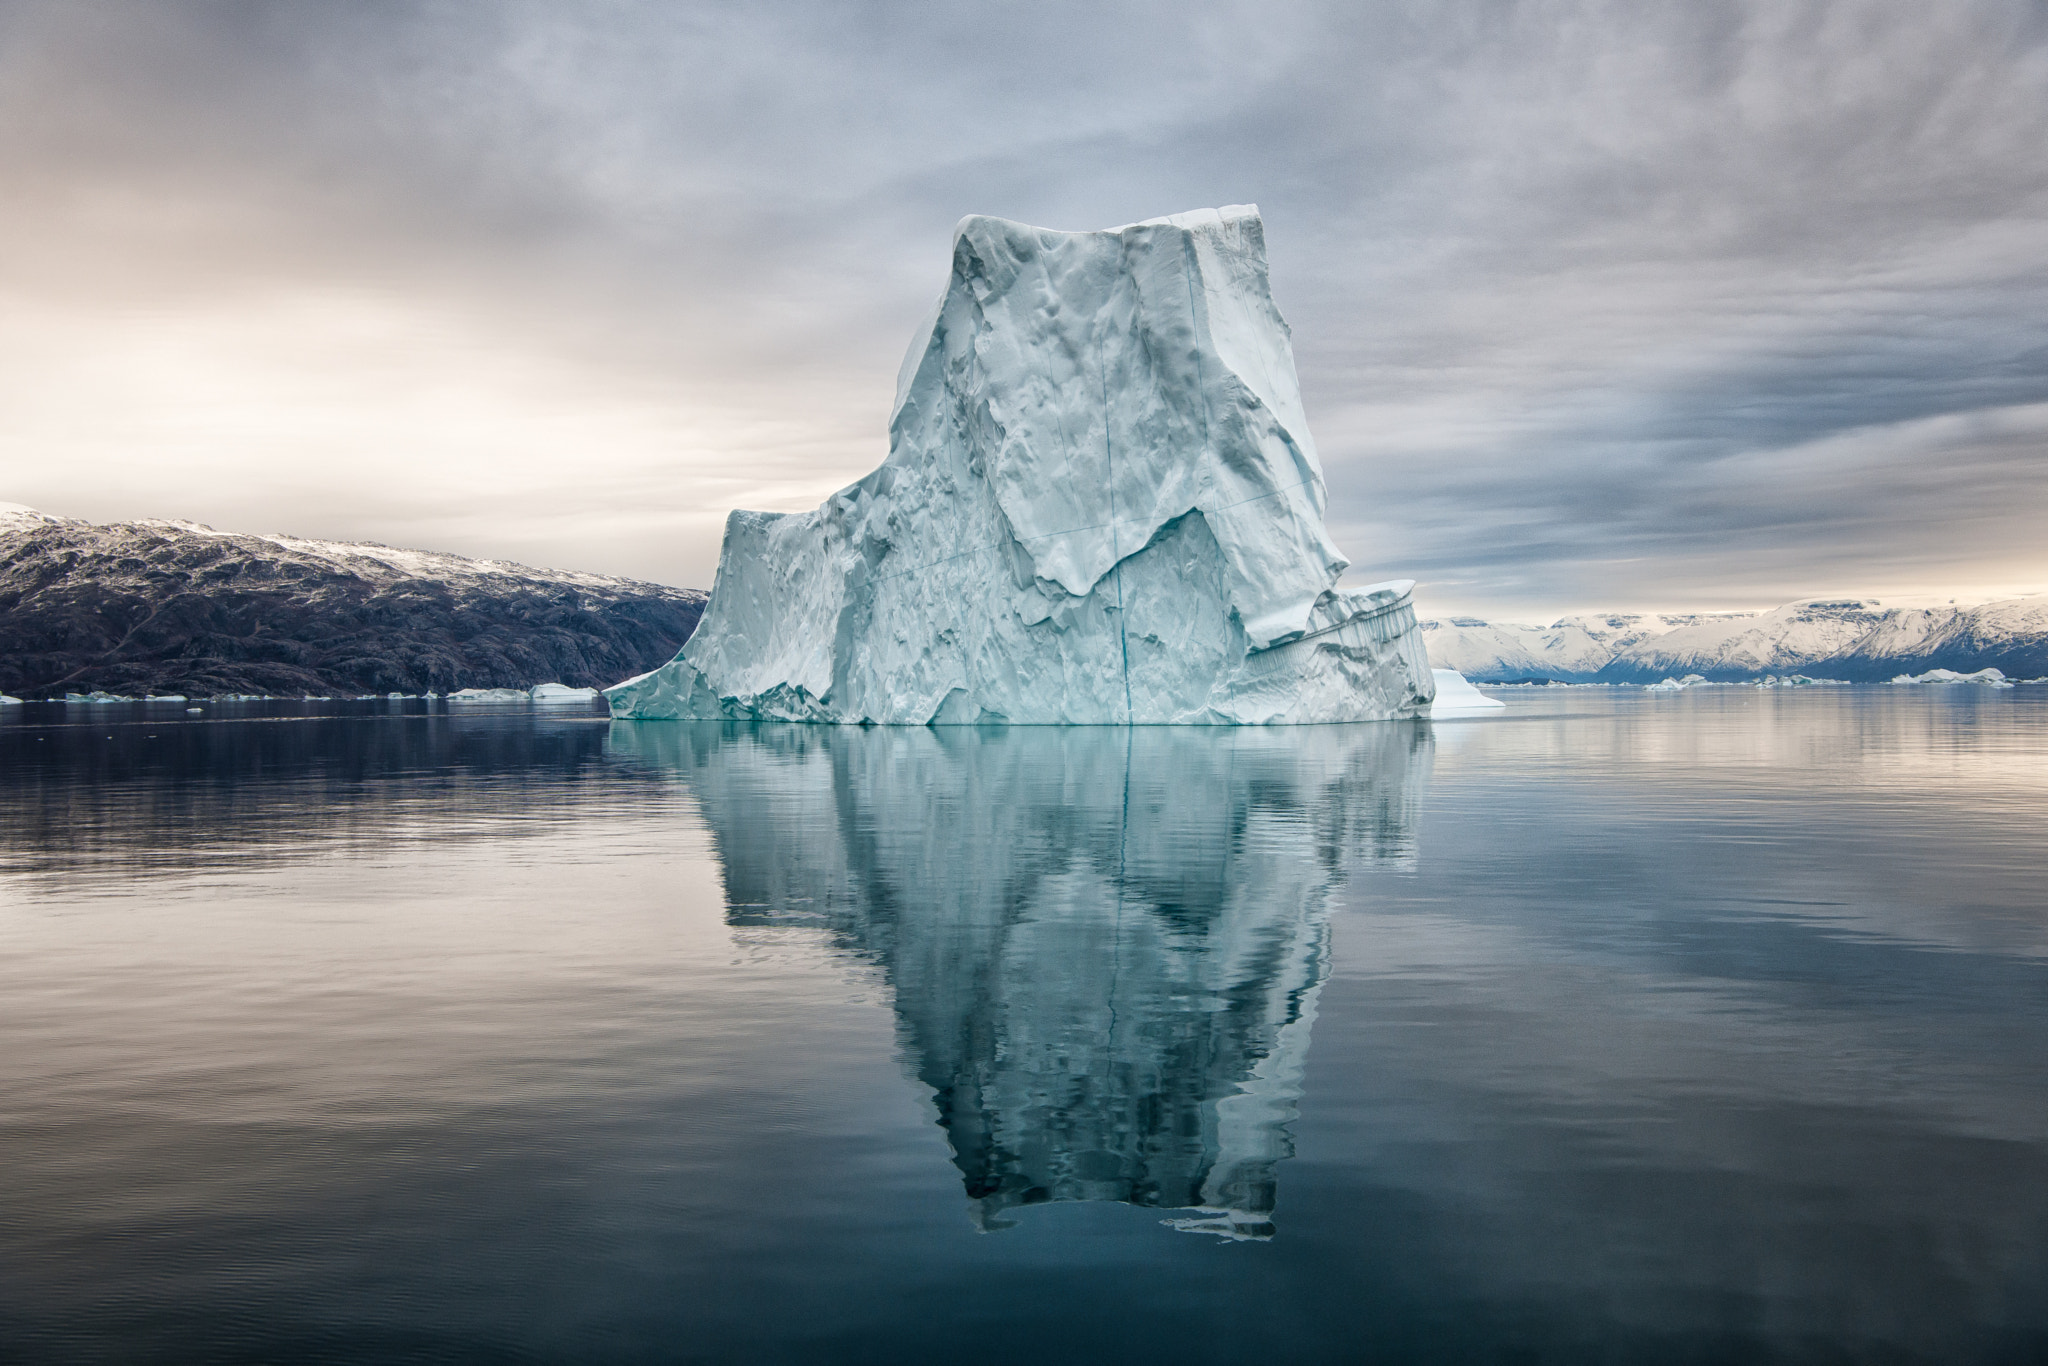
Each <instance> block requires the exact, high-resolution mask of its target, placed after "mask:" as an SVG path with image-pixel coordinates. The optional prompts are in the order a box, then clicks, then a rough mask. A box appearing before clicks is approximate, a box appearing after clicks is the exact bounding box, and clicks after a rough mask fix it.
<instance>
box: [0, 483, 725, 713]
mask: <svg viewBox="0 0 2048 1366" xmlns="http://www.w3.org/2000/svg"><path fill="white" fill-rule="evenodd" d="M705 597H706V595H705V594H704V593H703V592H701V591H698V590H696V589H686V588H667V587H663V586H662V585H660V584H652V583H639V582H636V581H634V580H632V579H616V578H608V577H604V576H601V575H596V574H574V573H567V572H563V571H558V570H549V569H529V568H527V567H526V566H525V565H519V564H512V563H508V562H505V561H500V560H468V559H463V558H462V557H460V556H457V555H440V554H433V553H429V552H425V551H415V550H395V549H392V548H390V547H388V546H380V545H357V544H345V543H338V542H333V541H309V540H301V539H298V538H296V537H291V536H237V535H229V534H225V533H222V532H217V531H214V530H212V529H211V528H208V527H203V526H199V525H197V524H196V523H192V522H169V521H157V520H149V521H141V522H117V523H112V524H109V525H105V526H100V525H96V524H94V523H90V522H79V521H70V520H66V519H62V518H55V517H47V516H44V515H43V514H41V513H38V512H34V511H32V510H30V509H27V508H21V507H18V506H15V505H12V504H0V693H7V694H11V695H13V696H15V697H22V698H38V697H52V696H62V695H63V694H64V693H66V692H92V691H94V690H103V691H106V692H111V693H123V694H127V695H130V696H140V695H142V694H144V693H151V692H154V693H183V694H185V695H187V696H190V697H206V696H218V695H220V694H224V693H262V694H269V695H273V696H300V695H303V694H307V693H311V694H316V695H354V694H361V693H387V692H405V693H420V692H426V691H430V690H431V691H435V692H448V691H451V690H454V689H457V688H490V687H507V688H526V687H531V686H533V685H534V684H537V683H553V682H559V683H567V684H570V685H572V686H576V687H605V686H608V685H610V684H613V683H616V682H618V681H619V680H620V679H622V678H627V677H630V676H631V675H633V674H637V673H642V672H644V671H646V670H648V669H651V668H653V667H655V666H656V665H658V664H661V663H664V662H666V661H667V660H669V659H670V658H672V657H674V655H675V653H676V651H677V650H678V649H680V648H681V647H682V644H683V642H684V641H685V640H687V639H688V638H689V635H690V632H691V631H692V630H694V629H696V625H697V618H698V617H699V616H700V615H701V614H702V613H703V610H704V601H705Z"/></svg>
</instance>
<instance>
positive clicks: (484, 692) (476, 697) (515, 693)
mask: <svg viewBox="0 0 2048 1366" xmlns="http://www.w3.org/2000/svg"><path fill="white" fill-rule="evenodd" d="M448 700H449V701H450V702H531V701H532V700H533V699H532V698H530V697H528V696H527V695H526V689H524V688H459V689H457V690H456V691H454V692H452V693H449V694H448Z"/></svg>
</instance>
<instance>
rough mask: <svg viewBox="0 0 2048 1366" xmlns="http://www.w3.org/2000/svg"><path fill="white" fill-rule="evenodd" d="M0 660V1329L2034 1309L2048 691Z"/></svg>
mask: <svg viewBox="0 0 2048 1366" xmlns="http://www.w3.org/2000/svg"><path fill="white" fill-rule="evenodd" d="M1496 695H1498V696H1501V697H1503V698H1505V699H1506V700H1507V701H1508V703H1509V705H1508V707H1507V709H1506V711H1505V712H1504V713H1499V714H1496V716H1495V717H1493V718H1491V719H1488V720H1485V721H1483V722H1457V723H1451V722H1446V723H1440V724H1435V725H1432V724H1430V723H1428V722H1398V723H1380V724H1374V725H1361V726H1329V727H1306V728H1286V729H1278V730H1267V729H1259V728H1252V729H1247V730H1242V731H1239V730H1233V731H1230V732H1226V733H1217V732H1214V731H1210V730H1207V729H1203V730H1196V731H1190V730H1178V729H1172V728H1151V727H1139V728H1134V729H1121V728H1114V727H1109V728H1093V727H1090V728H1037V727H1011V728H1006V729H976V728H951V729H923V728H917V729H885V728H875V729H854V728H837V727H797V726H768V725H762V726H719V725H683V724H676V723H662V722H641V723H624V722H621V723H608V722H606V721H604V720H602V719H600V718H596V717H590V716H580V715H560V714H550V713H549V711H548V710H545V709H530V708H506V709H502V710H497V711H491V712H489V713H488V714H475V715H471V714H451V713H449V712H448V711H447V710H446V709H436V708H434V707H433V706H432V705H431V704H427V703H403V704H399V703H390V704H385V703H367V704H325V705H323V704H296V703H294V704H248V705H245V706H241V707H235V706H227V707H218V706H217V707H212V708H210V709H209V710H208V712H207V714H205V715H203V716H200V717H195V718H186V717H185V716H184V715H183V712H182V708H170V709H163V708H150V707H146V706H143V705H141V704H136V705H133V706H121V705H109V706H103V707H98V708H93V709H90V710H89V711H88V710H86V709H82V708H79V707H70V708H65V707H57V706H33V705H32V706H29V707H25V708H8V709H6V711H5V713H4V714H0V765H4V768H0V831H4V832H5V833H4V835H0V1038H4V1039H5V1040H6V1047H5V1048H4V1049H0V1159H4V1161H5V1164H6V1165H5V1169H6V1171H7V1173H8V1179H7V1181H6V1182H5V1183H4V1185H0V1340H4V1341H5V1342H7V1343H8V1344H9V1351H10V1352H11V1353H14V1354H18V1355H20V1356H22V1357H24V1358H25V1359H33V1360H39V1361H40V1360H50V1361H65V1360H109V1359H119V1360H191V1359H206V1360H224V1361H234V1360H279V1359H291V1360H307V1361H317V1360H336V1361H340V1360H364V1359H378V1360H446V1359H495V1358H507V1359H563V1360H591V1359H607V1360H677V1359H682V1360H713V1361H777V1360H787V1361H797V1360H805V1361H814V1360H826V1359H855V1360H858V1359H874V1360H883V1359H886V1360H931V1359H939V1358H951V1357H956V1356H959V1355H961V1354H964V1353H971V1354H972V1355H973V1356H974V1357H975V1358H976V1359H978V1360H983V1361H1027V1360H1029V1361H1043V1360H1062V1361H1089V1360H1104V1361H1107V1360H1117V1361H1129V1360H1144V1359H1154V1358H1163V1357H1168V1356H1171V1357H1173V1358H1175V1359H1179V1360H1187V1361H1211V1360H1213V1361H1226V1360H1229V1361H1238V1360H1245V1359H1261V1360H1332V1361H1355V1360H1389V1361H1400V1360H1417V1361H1425V1360H1426V1361H1437V1360H1446V1359H1477V1360H1491V1359H1500V1358H1514V1359H1528V1360H1556V1361H1583V1360H1588V1359H1600V1360H1625V1361H1671V1360H1711V1361H1721V1360H1729V1361H1735V1360H1756V1359H1768V1358H1777V1359H1789V1360H1806V1359H1877V1360H1931V1361H1956V1360H1962V1361H2009V1360H2028V1359H2038V1358H2039V1357H2040V1356H2041V1355H2042V1354H2043V1352H2044V1351H2048V1306H2044V1303H2043V1297H2042V1296H2041V1295H2040V1294H2039V1289H2040V1287H2041V1286H2042V1285H2043V1284H2048V910H2044V902H2048V894H2044V892H2043V891H2042V890H2041V889H2042V888H2043V887H2044V886H2048V814H2044V813H2048V763H2044V762H2043V759H2044V755H2048V689H2040V688H2017V689H2011V690H2003V691H1990V690H1980V689H1962V688H1954V689H1939V690H1935V689H1903V688H1901V689H1887V688H1882V687H1871V688H1864V687H1856V688H1836V689H1824V690H1813V691H1809V692H1792V693H1786V692H1771V691H1760V690H1756V689H1743V688H1720V689H1711V690H1694V691H1689V692H1686V693H1682V694H1675V695H1661V696H1660V695H1652V694H1645V693H1643V692H1640V691H1637V690H1609V689H1508V690H1502V691H1501V692H1499V693H1497V694H1496Z"/></svg>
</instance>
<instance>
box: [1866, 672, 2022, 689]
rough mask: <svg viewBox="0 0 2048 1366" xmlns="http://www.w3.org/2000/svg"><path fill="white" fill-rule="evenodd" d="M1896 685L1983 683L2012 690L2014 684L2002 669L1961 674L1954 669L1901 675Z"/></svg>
mask: <svg viewBox="0 0 2048 1366" xmlns="http://www.w3.org/2000/svg"><path fill="white" fill-rule="evenodd" d="M1892 682H1894V683H1981V684H1983V685H1984V686H1985V687H1987V688H2010V687H2011V686H2012V683H2011V682H2010V681H2009V680H2008V679H2007V678H2006V676H2005V673H2004V671H2003V670H2000V669H1979V670H1977V672H1975V673H1973V674H1959V673H1957V672H1956V671H1955V670H1954V669H1929V670H1928V671H1927V672H1926V673H1924V674H1899V675H1898V676H1897V677H1895V678H1893V679H1892Z"/></svg>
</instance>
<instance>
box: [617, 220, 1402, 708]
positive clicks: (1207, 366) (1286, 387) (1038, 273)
mask: <svg viewBox="0 0 2048 1366" xmlns="http://www.w3.org/2000/svg"><path fill="white" fill-rule="evenodd" d="M889 437H890V442H889V456H888V459H887V460H885V461H884V462H883V463H882V466H881V467H880V468H879V469H877V470H875V471H874V473H872V474H870V475H868V476H867V477H866V478H864V479H862V480H860V481H859V482H858V483H856V484H853V485H851V486H849V487H848V488H846V489H844V490H842V491H840V492H839V493H837V494H834V495H833V496H832V497H831V498H829V499H827V500H826V502H825V503H824V504H823V505H822V506H820V507H818V508H816V509H813V510H812V511H810V512H805V513H796V514H780V513H769V512H746V511H736V512H734V513H733V514H732V515H731V517H730V519H729V520H728V521H727V523H726V529H725V545H724V548H723V551H722V553H721V556H720V560H719V566H718V578H717V582H716V584H715V586H714V587H713V589H712V594H711V602H710V604H709V606H708V607H707V608H706V610H705V613H704V619H703V622H702V624H701V625H700V626H699V627H698V628H697V632H696V634H695V635H693V636H692V637H691V638H690V641H689V643H688V644H687V645H686V646H685V647H684V648H683V650H682V652H681V653H680V654H678V655H677V656H676V658H675V659H674V660H673V661H672V662H671V663H668V664H666V665H663V666H662V667H661V668H659V669H656V670H654V671H652V672H651V673H647V674H642V675H640V676H639V677H637V678H632V679H629V680H627V681H626V682H624V683H620V684H618V685H616V686H615V687H613V688H611V689H609V690H608V695H609V697H610V700H611V708H612V713H613V715H615V716H621V717H645V718H657V717H675V718H700V719H716V718H739V719H759V720H781V721H818V722H844V723H864V722H875V723H884V724H909V725H921V724H928V723H934V724H974V723H980V722H1000V721H1009V722H1018V723H1055V724H1057V723H1068V724H1110V725H1115V724H1124V723H1141V724H1144V723H1182V724H1216V725H1242V724H1267V723H1305V722H1322V721H1369V720H1382V719H1387V718H1392V717H1401V716H1413V715H1418V714H1421V713H1423V712H1426V711H1427V710H1428V708H1429V705H1430V702H1431V699H1432V698H1433V697H1434V696H1435V684H1434V682H1433V680H1432V678H1431V675H1430V667H1429V662H1428V659H1427V657H1426V656H1425V654H1424V651H1423V645H1422V639H1421V633H1420V631H1419V630H1418V629H1417V627H1416V624H1415V613H1414V609H1413V607H1412V605H1411V603H1410V599H1409V593H1410V590H1411V589H1412V588H1413V586H1414V585H1413V584H1412V583H1411V582H1410V581H1407V580H1399V581H1395V582H1391V583H1382V584H1375V585H1372V586H1370V587H1367V588H1364V589H1360V590H1356V591H1349V592H1347V591H1342V590H1340V589H1339V588H1338V587H1337V580H1338V577H1339V576H1340V575H1341V574H1342V573H1343V572H1344V570H1345V569H1346V567H1347V561H1346V560H1345V559H1344V557H1343V556H1342V555H1340V554H1339V553H1338V551H1337V548H1336V547H1335V546H1334V545H1332V544H1331V542H1330V539H1329V536H1328V534H1327V533H1326V531H1325V530H1324V527H1323V507H1324V489H1323V471H1322V466H1321V464H1320V462H1319V461H1318V460H1317V458H1316V452H1315V444H1314V442H1313V441H1312V440H1311V439H1310V437H1309V432H1308V423H1307V421H1306V419H1305V418H1304V416H1303V413H1302V405H1301V391H1300V385H1299V382H1298V380H1297V379H1296V377H1295V370H1294V353H1293V349H1292V347H1291V345H1290V343H1289V334H1288V329H1287V324H1286V322H1285V321H1283V320H1282V318H1281V317H1280V313H1279V310H1278V309H1277V308H1275V307H1274V304H1273V299H1272V294H1271V291H1270V289H1269V287H1268V284H1267V278H1266V250H1265V233H1264V226H1263V224H1262V223H1261V221H1260V219H1259V214H1258V210H1257V209H1256V208H1253V207H1250V206H1247V205H1234V206H1230V207H1227V208H1223V209H1203V210H1198V211H1195V212H1192V213H1185V214H1178V215H1175V216H1174V217H1171V218H1160V219H1153V220H1149V221H1147V222H1143V223H1135V224H1131V225H1129V226H1126V227H1121V228H1112V229H1109V230H1107V231H1102V232H1052V231H1048V230H1046V229H1043V228H1033V227H1028V226H1026V225H1024V224H1021V223H1012V222H1008V221H1006V220H1004V219H1000V218H987V217H970V218H967V219H965V220H963V221H962V222H961V224H960V226H959V228H958V230H957V231H956V232H955V235H954V239H953V269H952V278H951V280H950V281H949V282H948V285H947V288H946V291H945V293H944V295H943V296H942V297H941V298H940V300H939V302H938V304H937V306H936V307H935V308H934V309H933V310H932V312H931V315H930V318H929V320H928V322H927V323H926V324H925V326H924V327H923V328H922V329H921V330H920V332H919V334H918V336H917V338H916V340H915V341H914V342H913V343H912V345H911V348H910V353H909V355H908V356H907V357H906V358H905V360H904V364H903V369H902V372H901V375H900V377H899V379H898V382H897V393H896V404H895V411H894V415H893V417H892V418H891V421H890V427H889Z"/></svg>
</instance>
